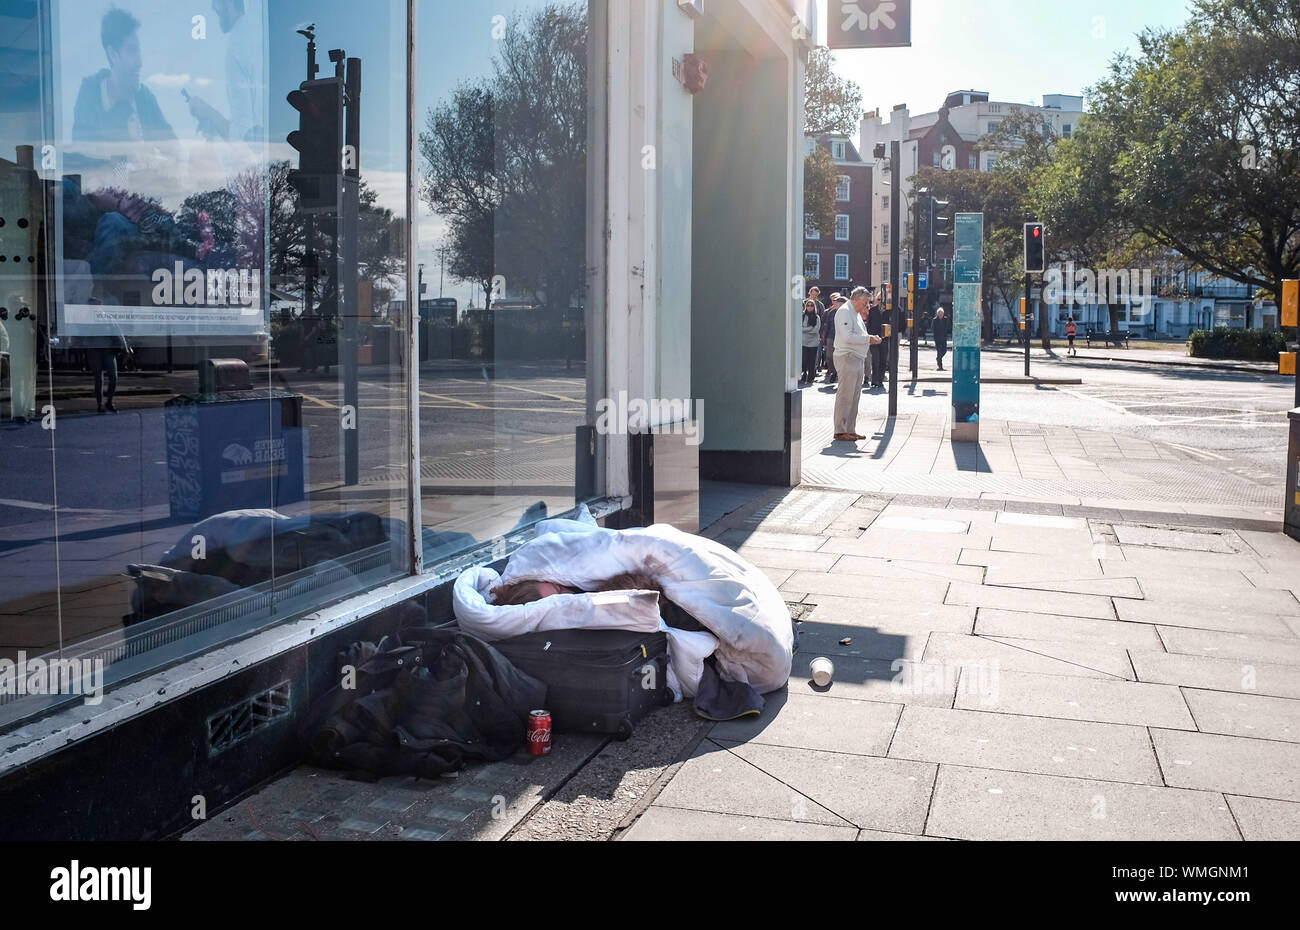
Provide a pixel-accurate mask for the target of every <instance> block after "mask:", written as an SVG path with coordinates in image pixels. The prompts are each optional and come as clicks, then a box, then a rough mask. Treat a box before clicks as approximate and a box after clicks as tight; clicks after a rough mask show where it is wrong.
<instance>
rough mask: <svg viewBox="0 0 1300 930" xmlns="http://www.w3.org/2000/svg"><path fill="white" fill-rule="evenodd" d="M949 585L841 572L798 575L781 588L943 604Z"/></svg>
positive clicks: (805, 592)
mask: <svg viewBox="0 0 1300 930" xmlns="http://www.w3.org/2000/svg"><path fill="white" fill-rule="evenodd" d="M948 584H949V582H947V581H945V580H943V579H940V578H935V579H930V580H921V579H919V578H882V577H879V576H876V575H849V574H843V573H839V572H795V573H794V574H792V575H791V576H790V577H789V578H788V579H787V580H786V581H785V582H784V583H783V584H782V585H781V590H782V592H783V593H785V594H787V595H789V594H828V595H831V596H835V597H859V598H872V599H876V600H891V601H901V602H905V603H915V602H921V603H931V604H942V603H943V596H944V594H945V593H946V592H947V590H948Z"/></svg>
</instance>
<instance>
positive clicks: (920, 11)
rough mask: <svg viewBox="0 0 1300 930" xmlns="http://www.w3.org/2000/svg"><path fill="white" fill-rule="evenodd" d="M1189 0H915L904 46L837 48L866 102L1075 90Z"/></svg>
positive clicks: (1016, 97) (1018, 98)
mask: <svg viewBox="0 0 1300 930" xmlns="http://www.w3.org/2000/svg"><path fill="white" fill-rule="evenodd" d="M1189 6H1190V4H1189V3H1188V0H1084V2H1056V0H914V3H913V13H912V19H913V22H912V47H911V48H901V49H872V50H865V49H864V50H845V51H840V52H837V53H836V56H837V61H838V66H837V68H836V70H837V72H838V73H839V74H842V75H843V76H845V77H847V78H850V79H852V80H854V81H856V82H857V83H858V84H859V85H860V86H861V87H862V91H863V98H864V99H863V102H864V104H865V107H864V108H865V109H866V110H874V109H876V108H877V107H879V108H880V109H881V111H882V115H884V114H888V112H889V111H890V110H892V109H893V107H894V106H895V105H896V104H899V103H906V104H907V105H908V106H909V107H910V108H911V111H912V113H913V114H916V113H930V112H933V111H935V110H937V109H938V108H939V107H940V106H941V105H942V104H943V100H944V97H946V96H947V95H948V94H949V93H950V92H951V91H954V90H983V91H988V92H989V93H990V94H991V95H992V99H993V100H996V101H1003V102H1009V103H1031V102H1032V103H1041V102H1042V97H1043V95H1044V94H1083V93H1084V90H1085V88H1087V87H1088V86H1089V85H1091V84H1094V83H1096V81H1097V80H1098V79H1099V78H1101V77H1102V76H1104V75H1105V73H1106V69H1107V66H1108V65H1109V63H1110V61H1111V60H1112V58H1114V56H1115V55H1116V54H1117V53H1119V52H1122V51H1124V50H1136V48H1137V41H1136V36H1137V34H1138V33H1139V32H1141V31H1142V30H1143V29H1144V28H1145V27H1147V26H1154V27H1163V28H1173V27H1176V26H1179V25H1181V24H1183V23H1184V22H1186V21H1187V19H1188V16H1189V14H1188V8H1189Z"/></svg>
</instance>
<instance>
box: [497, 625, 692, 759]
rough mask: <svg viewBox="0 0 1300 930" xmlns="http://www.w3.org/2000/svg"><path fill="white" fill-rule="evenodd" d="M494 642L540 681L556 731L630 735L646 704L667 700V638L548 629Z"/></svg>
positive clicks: (669, 693) (669, 699)
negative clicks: (544, 688) (543, 683)
mask: <svg viewBox="0 0 1300 930" xmlns="http://www.w3.org/2000/svg"><path fill="white" fill-rule="evenodd" d="M493 645H494V646H496V648H497V649H498V650H499V651H500V652H501V654H502V655H504V656H505V657H506V658H507V659H509V660H510V663H511V664H512V665H514V666H515V667H516V668H517V669H519V670H520V671H521V672H524V673H525V674H527V675H531V676H532V677H534V678H536V679H537V680H538V681H542V682H545V684H546V691H547V695H546V700H547V705H546V708H545V709H546V710H549V711H550V712H551V725H552V727H553V728H554V729H555V731H556V732H562V733H610V734H613V735H614V736H616V737H618V738H619V739H627V738H628V737H629V736H631V735H632V725H633V724H634V723H636V721H637V720H639V719H641V717H642V716H644V715H645V713H646V712H647V711H648V710H650V708H652V707H658V706H662V705H666V704H671V703H672V702H673V694H672V691H671V690H670V689H669V687H668V637H667V636H666V635H664V634H663V633H638V632H636V631H630V630H551V631H549V632H543V633H528V634H526V635H524V636H516V637H515V638H514V639H508V640H505V641H503V642H498V643H493Z"/></svg>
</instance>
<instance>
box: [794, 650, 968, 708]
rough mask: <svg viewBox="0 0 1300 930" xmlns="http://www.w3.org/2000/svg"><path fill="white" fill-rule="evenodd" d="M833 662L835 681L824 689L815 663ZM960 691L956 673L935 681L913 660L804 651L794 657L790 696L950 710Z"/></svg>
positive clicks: (921, 665) (924, 668) (925, 669)
mask: <svg viewBox="0 0 1300 930" xmlns="http://www.w3.org/2000/svg"><path fill="white" fill-rule="evenodd" d="M818 656H824V657H825V658H828V659H830V660H831V663H832V665H834V667H835V671H834V678H833V680H832V681H831V683H830V684H829V685H828V686H826V687H825V688H822V687H818V686H817V685H815V684H814V683H813V681H812V668H811V666H812V662H813V660H814V659H815V658H817V657H818ZM956 691H957V676H956V674H953V675H951V676H950V677H948V678H946V679H943V680H941V681H938V682H935V681H933V679H932V677H931V676H930V675H928V674H927V668H926V667H925V666H923V664H922V663H920V662H918V661H915V660H910V659H903V658H899V659H893V660H888V661H887V660H885V659H862V658H858V657H856V656H846V655H833V654H827V653H825V652H816V653H813V652H805V651H803V650H802V649H801V650H800V652H799V654H798V655H797V656H795V657H794V663H793V666H792V668H791V670H790V693H791V694H800V695H809V696H812V697H816V698H820V699H837V700H849V701H876V702H879V703H883V704H930V705H933V706H935V707H951V706H952V699H953V695H954V694H955V693H956Z"/></svg>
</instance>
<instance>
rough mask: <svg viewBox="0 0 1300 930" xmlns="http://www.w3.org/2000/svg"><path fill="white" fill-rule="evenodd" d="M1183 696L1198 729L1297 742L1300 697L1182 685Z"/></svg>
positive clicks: (1299, 730)
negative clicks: (1237, 692)
mask: <svg viewBox="0 0 1300 930" xmlns="http://www.w3.org/2000/svg"><path fill="white" fill-rule="evenodd" d="M1183 697H1184V698H1186V700H1187V706H1188V707H1190V708H1191V709H1192V719H1194V720H1195V721H1196V728H1197V729H1198V730H1200V731H1201V732H1202V733H1224V734H1227V735H1229V736H1252V737H1255V738H1256V739H1272V740H1285V741H1287V742H1292V743H1297V742H1300V701H1297V700H1294V699H1292V698H1283V697H1270V696H1268V695H1263V694H1230V693H1228V692H1225V691H1204V690H1201V689H1199V688H1183Z"/></svg>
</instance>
